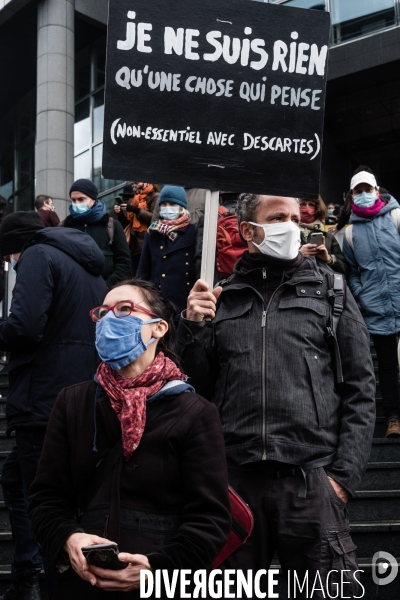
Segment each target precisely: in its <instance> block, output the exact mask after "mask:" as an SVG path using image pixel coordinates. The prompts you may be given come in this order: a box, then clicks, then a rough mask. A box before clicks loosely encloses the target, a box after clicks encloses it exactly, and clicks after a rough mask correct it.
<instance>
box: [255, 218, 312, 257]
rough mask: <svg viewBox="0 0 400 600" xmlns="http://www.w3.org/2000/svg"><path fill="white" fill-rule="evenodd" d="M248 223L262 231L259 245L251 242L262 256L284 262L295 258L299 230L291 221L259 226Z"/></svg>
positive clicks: (298, 241)
mask: <svg viewBox="0 0 400 600" xmlns="http://www.w3.org/2000/svg"><path fill="white" fill-rule="evenodd" d="M249 223H250V225H255V226H256V227H262V228H263V229H264V239H263V241H262V242H261V244H256V243H255V242H254V241H253V244H254V245H255V246H256V248H258V249H259V250H260V251H261V252H262V253H263V254H267V255H268V256H273V257H275V258H282V259H284V260H292V259H293V258H296V256H297V255H298V253H299V250H300V229H299V227H297V225H295V223H293V221H285V222H284V223H272V224H271V225H260V223H252V222H251V221H249Z"/></svg>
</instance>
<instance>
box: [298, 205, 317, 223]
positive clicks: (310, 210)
mask: <svg viewBox="0 0 400 600" xmlns="http://www.w3.org/2000/svg"><path fill="white" fill-rule="evenodd" d="M300 217H301V222H302V223H314V221H315V206H300Z"/></svg>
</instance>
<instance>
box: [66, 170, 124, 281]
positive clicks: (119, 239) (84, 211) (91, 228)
mask: <svg viewBox="0 0 400 600" xmlns="http://www.w3.org/2000/svg"><path fill="white" fill-rule="evenodd" d="M69 195H70V198H71V200H72V204H71V206H70V208H69V211H70V213H71V214H70V216H69V217H67V218H66V219H65V221H63V222H62V223H61V225H62V226H64V227H73V228H74V229H78V230H79V231H84V232H85V233H88V234H89V235H90V237H92V238H93V239H94V241H95V242H96V244H97V245H98V247H99V248H100V250H101V251H102V252H103V254H104V258H105V263H104V269H103V273H102V275H103V278H104V280H105V282H106V284H107V287H108V288H110V287H112V286H113V285H114V284H115V283H117V282H118V281H121V280H123V279H126V277H130V275H131V256H130V253H129V247H128V244H127V242H126V238H125V234H124V230H123V227H122V225H121V223H119V222H118V221H117V220H116V219H113V218H111V217H109V216H108V214H107V210H106V206H105V204H104V202H102V201H101V200H98V199H97V196H98V189H97V187H96V186H95V185H94V183H92V182H91V181H90V180H89V179H78V180H77V181H75V182H74V183H73V184H72V186H71V189H70V190H69Z"/></svg>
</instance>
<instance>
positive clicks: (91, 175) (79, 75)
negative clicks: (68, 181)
mask: <svg viewBox="0 0 400 600" xmlns="http://www.w3.org/2000/svg"><path fill="white" fill-rule="evenodd" d="M105 64H106V37H105V36H104V37H103V38H101V39H100V40H98V41H97V42H96V43H95V44H93V45H92V46H91V47H89V48H85V50H83V51H82V52H80V53H79V54H77V56H76V59H75V130H74V177H75V179H81V178H83V179H91V180H92V181H93V182H94V183H95V184H96V185H97V187H98V189H99V192H100V194H99V197H101V199H102V200H104V201H105V202H106V204H107V207H108V208H110V207H111V206H113V205H114V196H115V193H113V192H111V193H109V190H110V189H114V188H118V187H120V186H121V185H123V184H124V183H125V182H124V181H118V180H114V179H102V177H101V162H102V152H103V125H104V84H105Z"/></svg>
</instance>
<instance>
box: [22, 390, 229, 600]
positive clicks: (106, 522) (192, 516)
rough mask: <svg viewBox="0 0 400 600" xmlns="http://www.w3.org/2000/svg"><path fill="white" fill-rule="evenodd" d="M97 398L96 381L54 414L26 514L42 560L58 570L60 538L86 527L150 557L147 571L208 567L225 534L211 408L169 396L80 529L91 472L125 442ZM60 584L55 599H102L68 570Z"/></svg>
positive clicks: (104, 400) (220, 443)
mask: <svg viewBox="0 0 400 600" xmlns="http://www.w3.org/2000/svg"><path fill="white" fill-rule="evenodd" d="M95 396H96V384H95V383H94V382H87V383H82V384H80V385H76V386H73V387H70V388H68V389H66V390H63V391H62V392H61V393H60V395H59V396H58V398H57V401H56V404H55V406H54V410H53V413H52V415H51V419H50V423H49V427H48V428H47V434H46V439H45V443H44V448H43V453H42V457H41V460H40V463H39V468H38V472H37V476H36V479H35V481H34V483H33V485H32V487H31V496H30V507H29V512H30V517H31V519H32V525H33V529H34V532H35V535H36V536H37V539H38V541H39V543H40V545H41V547H42V552H43V555H44V557H45V558H46V559H47V560H48V561H49V563H50V564H53V565H54V564H55V563H56V562H57V560H59V559H60V557H61V556H62V554H63V552H62V547H63V544H64V543H65V541H66V539H67V538H68V537H69V536H70V535H71V534H72V533H74V532H77V531H84V530H85V531H86V532H87V533H91V534H95V535H100V536H104V537H106V538H107V539H110V540H112V541H114V542H117V543H118V545H119V549H120V551H126V552H130V553H133V554H136V553H137V554H144V555H147V557H148V560H149V562H150V564H151V567H152V569H153V570H155V569H168V570H171V569H193V570H195V569H209V568H210V567H211V564H212V562H213V561H214V559H215V557H216V556H217V555H218V553H219V552H220V550H221V548H222V547H223V546H224V544H225V542H226V540H227V537H228V534H229V530H230V510H229V499H228V493H227V490H228V481H227V470H226V459H225V449H224V440H223V434H222V428H221V424H220V421H219V418H218V412H217V409H216V408H215V406H214V405H212V404H210V403H209V402H207V401H206V400H204V398H202V397H201V396H198V395H197V394H195V393H181V394H179V395H175V396H171V397H170V398H169V399H167V401H166V402H165V409H164V410H163V411H162V413H161V414H160V415H159V416H158V417H157V418H155V419H154V420H153V421H151V422H150V423H147V425H146V428H145V432H144V434H143V437H142V440H141V442H140V445H139V447H138V448H137V450H136V451H135V452H134V454H133V456H132V458H131V459H130V460H129V461H126V460H125V459H124V458H123V457H121V459H120V460H119V463H117V466H116V467H115V469H114V471H113V473H111V474H110V475H109V477H108V478H106V480H105V481H104V485H103V486H102V487H101V489H100V490H99V492H98V494H97V495H96V496H95V498H94V500H93V501H92V503H91V504H90V506H89V509H88V510H87V511H86V512H85V514H84V516H83V518H82V521H81V523H78V522H77V521H76V519H75V511H76V508H77V507H78V506H80V505H81V504H82V496H83V494H84V493H85V490H86V489H87V487H88V484H89V482H90V481H91V480H92V478H93V476H94V473H95V470H96V465H97V464H98V463H99V461H100V460H101V459H102V458H104V457H106V456H107V455H108V453H109V452H110V451H111V450H112V448H113V447H114V446H115V444H116V443H117V442H118V440H120V439H121V427H120V423H119V421H118V419H117V417H116V415H115V413H114V411H113V409H112V408H111V405H110V401H109V399H108V397H107V396H105V395H100V394H99V395H98V396H97V400H96V401H95ZM95 402H96V429H97V431H96V432H95V424H94V415H95V408H94V407H95ZM94 442H95V443H96V446H97V450H98V451H97V452H95V451H94V450H93V445H94ZM57 577H58V592H57V593H56V595H55V597H56V598H57V600H63V599H64V598H65V599H66V600H67V599H68V600H70V599H71V598H74V600H80V599H82V600H91V599H92V598H93V599H95V598H96V599H97V598H103V597H104V592H103V591H101V590H98V589H96V588H91V586H90V584H89V583H87V582H84V581H83V580H81V579H80V578H79V577H78V575H77V574H76V573H75V572H74V571H72V569H69V570H68V571H67V572H66V573H64V574H62V575H58V576H57ZM116 596H118V597H121V598H126V599H127V600H128V599H129V598H134V597H137V596H136V594H135V593H133V594H132V595H131V594H127V593H122V594H121V596H120V595H119V594H117V595H116Z"/></svg>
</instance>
